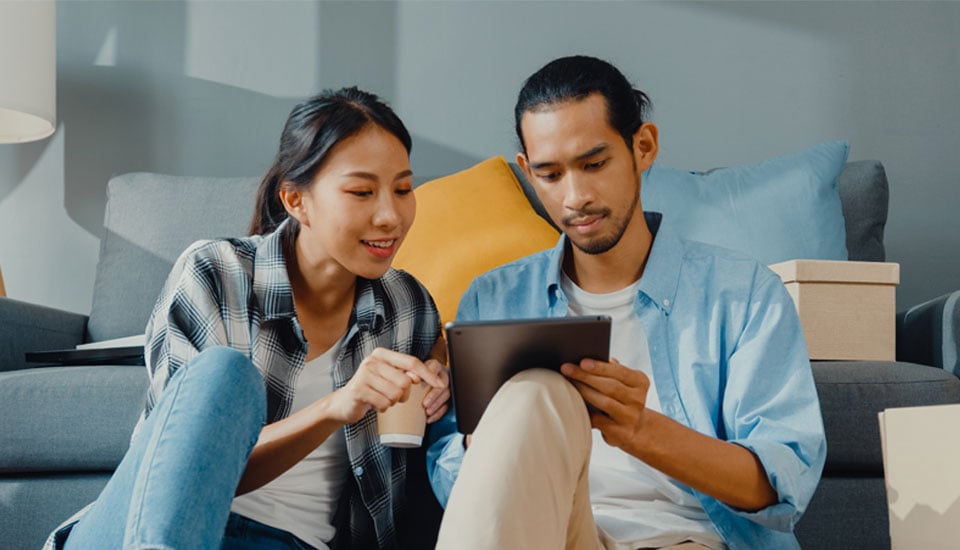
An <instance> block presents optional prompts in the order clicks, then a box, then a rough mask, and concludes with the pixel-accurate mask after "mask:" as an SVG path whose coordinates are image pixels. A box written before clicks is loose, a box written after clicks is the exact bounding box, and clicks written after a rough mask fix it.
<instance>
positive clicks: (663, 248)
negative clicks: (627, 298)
mask: <svg viewBox="0 0 960 550" xmlns="http://www.w3.org/2000/svg"><path fill="white" fill-rule="evenodd" d="M643 216H644V218H645V219H646V221H647V226H648V227H649V228H650V232H651V233H652V234H653V245H652V247H651V249H650V255H649V257H648V258H647V265H646V266H645V267H644V269H643V274H642V275H641V277H640V286H639V289H638V295H639V296H644V297H646V299H648V300H649V301H650V302H652V303H653V304H654V305H656V306H657V307H658V308H660V309H661V310H662V311H663V312H664V313H666V314H668V315H669V314H670V310H671V309H672V308H673V304H674V303H675V301H676V295H677V287H678V286H679V284H680V266H681V264H682V263H683V242H682V240H681V239H680V236H679V235H677V234H676V233H674V232H673V230H671V229H670V228H669V227H668V226H665V225H664V224H663V223H662V222H663V215H662V214H661V213H659V212H644V213H643ZM566 246H567V236H566V235H565V234H563V233H561V234H560V239H559V240H558V242H557V244H556V246H554V247H553V248H552V249H550V251H549V252H548V253H547V255H548V259H549V264H550V265H553V266H554V269H550V270H549V271H548V272H547V277H546V281H545V283H546V286H545V287H544V288H545V290H546V293H547V296H548V299H549V303H551V304H554V305H556V301H555V298H556V297H561V296H563V291H562V290H560V277H561V274H562V271H563V255H564V252H565V250H566ZM563 302H564V303H563V304H562V305H563V306H564V308H563V309H564V311H563V312H561V313H560V315H565V314H566V303H565V302H566V297H563Z"/></svg>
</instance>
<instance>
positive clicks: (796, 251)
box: [640, 141, 850, 264]
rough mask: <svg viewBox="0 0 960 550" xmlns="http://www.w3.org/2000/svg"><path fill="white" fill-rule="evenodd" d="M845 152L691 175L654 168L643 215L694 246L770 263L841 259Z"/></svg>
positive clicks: (838, 147) (822, 151)
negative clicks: (656, 215) (658, 218)
mask: <svg viewBox="0 0 960 550" xmlns="http://www.w3.org/2000/svg"><path fill="white" fill-rule="evenodd" d="M849 149H850V146H849V144H848V143H847V142H844V141H835V142H827V143H821V144H819V145H815V146H813V147H810V148H809V149H806V150H804V151H801V152H799V153H794V154H792V155H785V156H780V157H776V158H772V159H769V160H766V161H764V162H761V163H759V164H751V165H742V166H735V167H730V168H717V169H715V170H711V171H709V172H689V171H685V170H677V169H674V168H667V167H664V166H660V165H659V164H655V165H654V166H652V167H651V168H650V169H649V170H648V171H647V172H645V173H644V178H643V185H642V187H641V190H640V193H641V196H642V198H643V206H644V209H646V210H655V211H658V212H663V214H664V223H665V224H668V225H669V226H671V227H673V229H674V230H676V231H677V232H678V233H679V234H680V235H682V236H684V237H686V238H688V239H691V240H695V241H701V242H705V243H710V244H715V245H718V246H722V247H725V248H729V249H733V250H739V251H741V252H744V253H747V254H750V255H751V256H753V257H754V258H757V259H758V260H759V261H760V262H761V263H764V264H772V263H777V262H782V261H785V260H793V259H800V258H804V259H816V260H846V259H847V247H846V233H845V231H844V220H843V212H842V209H841V205H840V195H839V192H838V191H837V177H838V176H839V175H840V172H841V171H842V170H843V167H844V164H845V163H846V161H847V153H848V152H849Z"/></svg>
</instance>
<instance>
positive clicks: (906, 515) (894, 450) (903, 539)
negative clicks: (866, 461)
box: [879, 405, 960, 550]
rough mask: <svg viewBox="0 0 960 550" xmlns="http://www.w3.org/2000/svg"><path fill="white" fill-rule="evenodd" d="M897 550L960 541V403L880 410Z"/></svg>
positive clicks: (955, 544)
mask: <svg viewBox="0 0 960 550" xmlns="http://www.w3.org/2000/svg"><path fill="white" fill-rule="evenodd" d="M879 420H880V444H881V446H882V448H883V471H884V481H885V483H886V488H887V508H888V510H889V514H890V547H891V548H892V550H913V549H914V548H923V549H947V548H957V547H958V546H960V468H957V464H958V463H960V439H958V438H957V426H958V425H960V405H937V406H929V407H901V408H894V409H887V410H885V411H883V412H881V413H879Z"/></svg>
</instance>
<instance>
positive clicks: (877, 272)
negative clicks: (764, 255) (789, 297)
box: [769, 260, 900, 285]
mask: <svg viewBox="0 0 960 550" xmlns="http://www.w3.org/2000/svg"><path fill="white" fill-rule="evenodd" d="M769 267H770V269H772V270H773V271H774V273H776V274H777V275H779V276H780V278H781V279H783V282H784V283H793V282H797V283H861V284H875V285H896V284H899V283H900V264H898V263H894V262H850V261H843V260H788V261H786V262H780V263H777V264H771V265H770V266H769Z"/></svg>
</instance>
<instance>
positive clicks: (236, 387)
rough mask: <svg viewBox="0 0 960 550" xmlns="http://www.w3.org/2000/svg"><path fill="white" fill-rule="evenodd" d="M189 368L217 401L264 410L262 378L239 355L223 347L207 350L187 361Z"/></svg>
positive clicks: (264, 399)
mask: <svg viewBox="0 0 960 550" xmlns="http://www.w3.org/2000/svg"><path fill="white" fill-rule="evenodd" d="M189 369H191V370H192V371H193V375H194V376H198V377H200V378H202V379H203V380H204V385H206V386H208V387H209V388H210V389H211V391H214V392H216V393H217V394H218V395H219V396H220V397H221V398H223V399H228V400H230V401H231V402H232V403H234V404H250V405H252V406H254V408H255V409H258V410H265V409H266V388H265V386H264V382H263V375H261V374H260V371H259V370H258V369H257V367H256V366H255V365H254V364H253V362H252V361H251V360H250V358H249V357H247V356H246V355H244V354H243V353H242V352H240V351H238V350H236V349H234V348H230V347H225V346H217V347H212V348H207V349H205V350H203V351H202V352H200V354H199V355H197V356H196V357H195V358H194V359H193V360H191V361H190V364H189Z"/></svg>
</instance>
